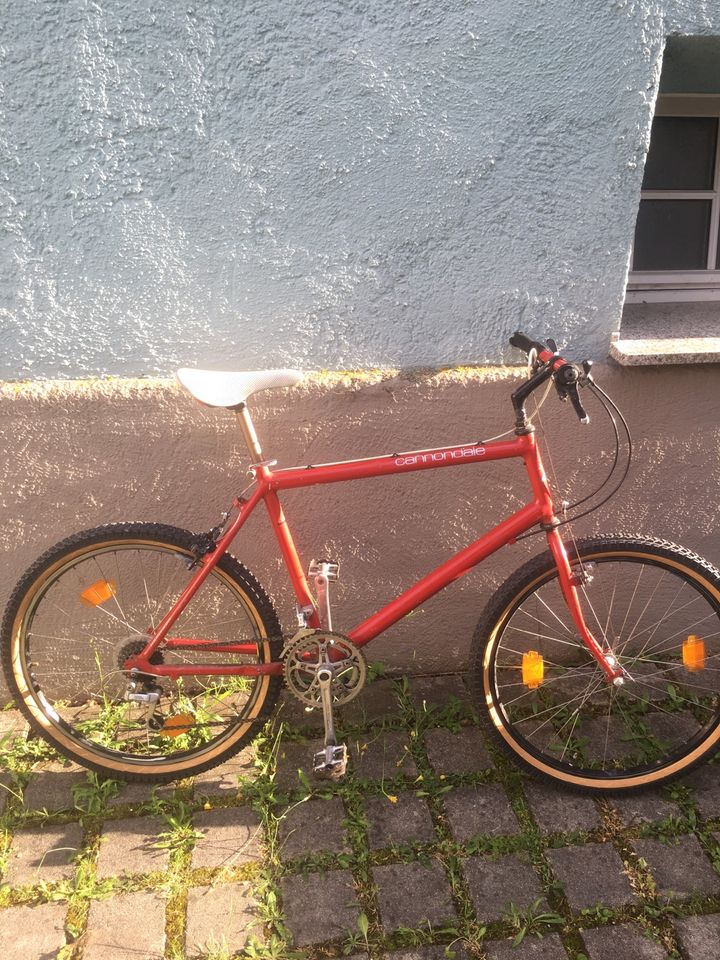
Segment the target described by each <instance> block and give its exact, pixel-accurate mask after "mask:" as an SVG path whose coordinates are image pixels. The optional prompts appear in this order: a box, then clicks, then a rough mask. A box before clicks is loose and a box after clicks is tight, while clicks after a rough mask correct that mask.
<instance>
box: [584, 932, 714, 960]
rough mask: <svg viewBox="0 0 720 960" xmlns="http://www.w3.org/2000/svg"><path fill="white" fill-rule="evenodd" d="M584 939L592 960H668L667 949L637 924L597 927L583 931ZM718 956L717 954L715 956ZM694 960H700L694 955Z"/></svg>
mask: <svg viewBox="0 0 720 960" xmlns="http://www.w3.org/2000/svg"><path fill="white" fill-rule="evenodd" d="M582 937H583V940H584V941H585V946H586V947H587V948H588V953H589V957H590V960H620V958H621V957H622V958H625V957H632V958H633V960H667V957H668V954H667V952H666V951H665V949H664V948H663V947H662V946H660V944H659V943H657V942H656V941H655V940H650V939H649V938H648V937H646V936H645V935H644V934H643V931H642V928H641V927H639V926H638V925H637V924H635V923H620V924H618V925H617V926H614V927H596V928H595V929H593V930H583V931H582ZM715 956H717V954H715ZM692 960H699V958H696V957H695V956H694V955H693V958H692Z"/></svg>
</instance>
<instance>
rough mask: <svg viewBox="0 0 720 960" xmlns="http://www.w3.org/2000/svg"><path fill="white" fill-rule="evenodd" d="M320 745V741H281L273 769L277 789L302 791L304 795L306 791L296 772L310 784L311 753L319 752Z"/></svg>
mask: <svg viewBox="0 0 720 960" xmlns="http://www.w3.org/2000/svg"><path fill="white" fill-rule="evenodd" d="M322 745H323V743H322V740H320V739H315V740H309V739H308V740H283V741H281V743H280V747H279V750H278V755H277V761H276V768H275V784H276V785H277V787H278V788H279V789H280V790H283V791H288V790H302V791H303V792H304V793H306V792H307V789H306V787H305V786H304V784H303V783H302V781H301V780H300V777H299V776H298V770H300V771H302V774H303V776H304V777H306V778H307V779H308V780H309V781H310V782H311V783H312V781H313V772H312V759H313V753H314V752H315V751H317V750H320V749H321V748H322Z"/></svg>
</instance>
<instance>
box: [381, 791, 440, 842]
mask: <svg viewBox="0 0 720 960" xmlns="http://www.w3.org/2000/svg"><path fill="white" fill-rule="evenodd" d="M365 812H366V815H367V819H368V823H369V826H368V841H369V843H370V848H371V849H372V850H378V849H381V848H383V847H389V846H392V845H394V844H403V843H407V844H409V843H413V842H414V841H419V842H421V843H431V842H433V841H434V840H435V839H436V836H435V829H434V827H433V822H432V817H431V816H430V810H429V809H428V805H427V804H426V803H425V801H424V800H423V799H422V798H421V797H416V796H415V795H414V794H413V793H408V792H407V791H405V790H404V791H402V792H401V793H398V794H397V800H396V802H395V803H393V802H392V801H390V800H388V798H387V797H386V796H384V795H381V796H375V797H368V798H366V800H365Z"/></svg>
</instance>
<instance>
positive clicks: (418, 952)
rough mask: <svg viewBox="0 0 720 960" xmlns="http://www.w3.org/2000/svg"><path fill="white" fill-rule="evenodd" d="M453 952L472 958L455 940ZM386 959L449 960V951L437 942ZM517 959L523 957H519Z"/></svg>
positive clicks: (467, 959) (456, 956)
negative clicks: (446, 951)
mask: <svg viewBox="0 0 720 960" xmlns="http://www.w3.org/2000/svg"><path fill="white" fill-rule="evenodd" d="M452 952H453V957H454V960H472V958H471V956H470V954H469V953H468V952H467V950H466V949H465V947H463V946H462V945H461V944H460V943H457V942H453V945H452ZM350 960H352V958H350ZM385 960H447V953H445V946H444V945H443V944H440V943H437V944H431V945H428V946H425V947H411V948H410V949H409V950H400V951H399V953H386V954H385ZM517 960H521V958H520V957H518V958H517ZM563 960H564V958H563Z"/></svg>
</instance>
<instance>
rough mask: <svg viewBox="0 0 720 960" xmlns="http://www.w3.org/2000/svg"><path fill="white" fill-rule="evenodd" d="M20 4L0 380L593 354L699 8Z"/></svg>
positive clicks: (606, 324) (13, 65) (12, 8)
mask: <svg viewBox="0 0 720 960" xmlns="http://www.w3.org/2000/svg"><path fill="white" fill-rule="evenodd" d="M3 6H4V9H3V16H2V19H3V31H2V36H1V37H0V44H1V48H0V55H1V57H2V67H1V69H2V74H1V79H2V102H1V104H0V109H1V110H2V117H1V126H0V155H1V156H2V169H1V171H0V174H1V175H0V190H1V191H2V215H3V218H4V225H3V230H2V234H1V238H0V310H1V311H2V312H1V314H0V322H1V323H2V340H1V343H0V346H1V347H2V351H1V356H0V378H3V377H4V378H7V379H14V378H20V377H35V376H48V377H58V376H60V377H62V376H73V375H86V374H91V373H100V372H110V373H114V374H136V373H149V372H153V371H162V372H168V371H169V370H170V369H171V368H172V367H173V366H174V365H176V364H178V363H180V362H195V361H198V362H202V363H215V364H222V363H227V364H232V365H236V366H240V367H242V366H247V367H258V366H263V365H273V364H287V363H293V364H299V365H302V366H308V367H318V366H320V367H322V366H326V367H331V368H338V367H352V366H360V367H364V366H373V365H400V366H409V365H415V364H442V363H462V362H468V361H482V360H485V359H489V360H498V359H500V357H501V355H502V350H503V344H504V343H505V341H506V339H507V334H508V333H509V332H511V331H512V330H513V329H514V328H515V327H517V326H520V327H526V328H531V329H534V330H535V331H537V332H540V331H547V332H549V333H550V332H555V333H556V334H559V335H560V336H561V337H564V338H565V339H566V340H569V341H570V342H571V351H574V352H576V353H583V354H587V353H591V354H595V355H597V356H604V355H605V353H606V350H607V344H608V340H609V335H610V332H611V330H612V329H614V328H615V327H616V326H617V325H618V323H619V318H620V310H621V301H622V294H623V288H624V282H625V271H626V265H627V260H628V254H629V249H630V242H631V238H632V232H633V225H634V219H635V215H636V211H637V204H638V197H639V188H640V181H641V175H642V163H643V158H644V153H645V150H646V144H647V137H648V131H649V124H650V119H651V113H652V106H653V102H654V98H655V95H656V88H657V81H658V76H659V68H660V61H661V56H662V47H663V42H664V38H665V37H666V36H667V35H669V34H671V33H674V32H681V33H682V32H685V33H697V34H710V33H712V32H713V31H716V32H719V33H720V4H718V2H717V0H712V2H699V0H695V2H689V0H614V2H603V3H598V2H597V0H581V2H578V0H553V2H543V0H496V2H492V3H491V2H488V0H483V2H475V3H472V2H467V0H442V2H441V3H438V2H437V0H418V2H397V0H377V2H370V3H366V2H362V3H360V2H351V3H347V2H344V0H343V2H340V0H335V2H323V3H321V4H318V3H317V2H316V0H295V2H293V3H289V2H282V0H263V2H252V0H247V2H243V3H233V2H230V0H224V2H222V3H202V4H188V3H186V2H183V3H181V2H179V0H165V2H162V3H159V2H151V0H114V2H108V3H104V4H102V5H101V4H98V3H93V2H88V0H43V2H41V0H35V2H30V0H28V2H26V3H20V4H12V3H9V2H6V3H5V4H4V5H3Z"/></svg>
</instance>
